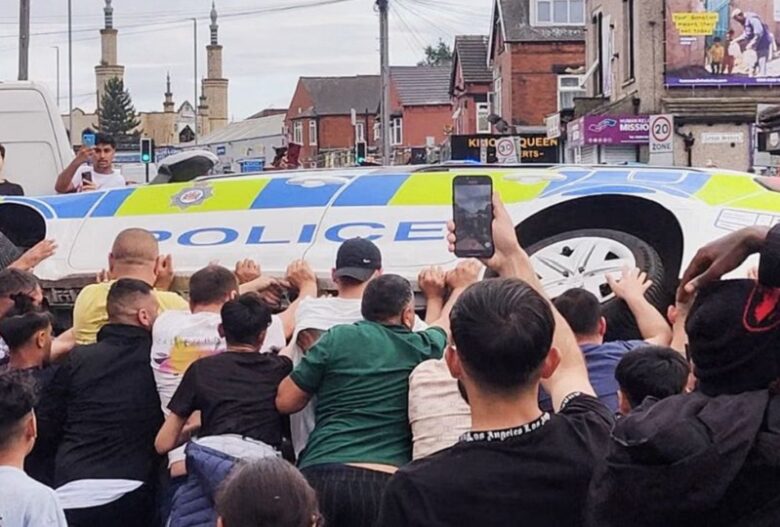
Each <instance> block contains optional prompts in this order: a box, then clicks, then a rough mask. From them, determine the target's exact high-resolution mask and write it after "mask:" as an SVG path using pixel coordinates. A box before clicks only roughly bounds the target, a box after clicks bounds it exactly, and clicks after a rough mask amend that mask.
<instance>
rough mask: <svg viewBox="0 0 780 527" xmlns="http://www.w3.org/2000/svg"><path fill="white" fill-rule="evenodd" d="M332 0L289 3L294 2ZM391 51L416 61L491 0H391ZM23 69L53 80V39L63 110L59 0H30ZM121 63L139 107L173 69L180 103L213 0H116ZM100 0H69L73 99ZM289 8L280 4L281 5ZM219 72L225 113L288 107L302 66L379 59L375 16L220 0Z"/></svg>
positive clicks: (359, 5)
mask: <svg viewBox="0 0 780 527" xmlns="http://www.w3.org/2000/svg"><path fill="white" fill-rule="evenodd" d="M328 1H330V2H332V3H331V4H330V5H320V6H309V7H302V8H299V9H289V8H291V7H294V6H299V5H301V4H304V5H306V4H314V3H318V2H328ZM389 1H390V5H391V10H390V17H391V25H390V29H391V50H390V52H391V56H390V60H391V63H392V64H394V65H401V64H414V63H416V62H417V61H418V60H420V59H421V58H422V55H423V51H422V49H423V47H424V46H425V45H426V44H428V43H435V42H436V41H437V40H438V39H439V38H443V39H444V40H445V41H447V42H449V43H450V44H451V43H452V40H453V38H454V35H456V34H478V33H483V34H487V32H488V30H489V21H490V9H491V6H492V0H389ZM31 3H32V30H31V31H32V34H33V35H32V38H31V47H30V79H31V80H36V81H40V82H43V83H45V84H47V85H48V86H49V87H50V88H51V90H52V94H54V93H55V89H56V85H57V81H56V79H57V75H56V51H55V50H54V49H53V48H52V46H60V53H61V58H60V64H61V70H60V79H61V81H60V82H61V94H62V101H61V106H60V107H61V108H62V109H63V111H64V112H67V105H68V102H67V93H68V81H67V79H68V75H67V64H68V62H67V1H66V0H31ZM2 4H3V6H4V7H8V6H12V7H13V8H12V9H3V10H2V11H0V81H2V80H7V81H9V80H14V79H16V78H17V74H18V70H17V65H18V47H17V46H18V44H17V38H18V7H17V5H18V0H2ZM113 5H114V26H115V27H116V28H117V29H118V30H119V63H120V64H123V65H124V66H125V67H126V70H125V84H126V86H127V87H128V89H129V90H130V93H131V95H132V97H133V101H134V103H135V106H136V109H137V110H139V111H149V110H162V101H163V93H164V91H165V74H166V72H167V71H169V70H170V72H171V77H172V83H173V93H174V100H175V101H176V104H177V106H178V105H179V104H180V103H181V102H182V101H183V100H185V99H188V100H192V97H193V29H192V22H191V21H190V22H186V21H185V19H187V18H190V17H198V18H199V22H198V38H199V47H198V52H199V63H200V64H199V75H200V76H203V75H204V74H205V68H206V62H205V60H206V59H205V45H206V44H207V41H208V38H209V37H208V25H209V21H208V15H209V11H210V8H211V0H114V1H113ZM103 6H104V2H103V0H73V29H74V43H73V60H74V68H73V69H74V73H73V93H74V106H78V107H81V108H83V109H85V110H88V111H91V110H93V109H94V107H95V96H94V92H95V75H94V67H95V65H96V64H97V63H98V61H99V59H100V39H99V33H98V29H100V28H101V27H103ZM283 8H288V9H286V10H285V9H283ZM217 9H218V11H219V12H220V15H221V18H220V21H219V25H220V28H219V30H220V43H221V44H222V45H223V46H224V50H223V53H224V73H225V76H226V77H227V78H229V79H230V116H231V118H233V119H237V120H238V119H243V118H245V117H247V116H249V115H251V114H252V113H254V112H257V111H259V110H261V109H263V108H267V107H282V108H286V107H287V105H288V104H289V101H290V98H291V97H292V93H293V90H294V88H295V83H296V81H297V79H298V77H299V76H303V75H307V76H313V75H353V74H359V73H360V74H372V73H378V71H379V40H378V35H379V25H378V16H377V14H376V13H375V12H374V0H342V1H339V0H254V1H252V0H217Z"/></svg>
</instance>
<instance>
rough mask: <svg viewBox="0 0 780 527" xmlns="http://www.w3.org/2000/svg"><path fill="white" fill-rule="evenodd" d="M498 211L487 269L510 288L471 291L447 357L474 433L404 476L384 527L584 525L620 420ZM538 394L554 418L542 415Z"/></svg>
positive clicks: (495, 285)
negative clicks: (594, 482) (545, 395)
mask: <svg viewBox="0 0 780 527" xmlns="http://www.w3.org/2000/svg"><path fill="white" fill-rule="evenodd" d="M493 210H494V213H495V219H494V222H493V241H494V245H495V255H494V256H493V257H492V258H491V259H490V260H487V261H486V262H485V263H486V265H487V266H488V267H489V268H490V269H492V270H493V271H495V272H496V273H497V274H498V275H499V276H500V277H502V278H499V279H494V280H486V281H483V282H479V283H477V284H475V285H473V286H471V287H470V288H469V289H467V290H466V292H465V293H463V295H462V296H461V297H460V299H459V300H458V301H457V303H456V305H455V308H454V309H453V310H452V314H451V316H450V322H451V325H452V345H451V346H450V347H449V348H448V349H447V354H446V357H447V363H448V365H449V368H450V372H451V373H452V375H453V377H455V378H456V379H458V381H459V383H460V385H461V388H462V391H463V393H464V396H465V397H466V398H467V400H468V401H469V404H470V406H471V418H472V430H471V432H469V433H467V434H466V435H464V436H463V437H462V439H461V441H460V442H459V443H458V444H456V445H455V446H453V447H451V448H448V449H446V450H442V451H441V452H438V453H436V454H434V455H432V456H429V457H427V458H425V459H422V460H418V461H415V462H413V463H412V464H410V465H407V466H405V467H403V468H401V469H400V470H399V471H398V472H396V474H395V476H393V478H392V480H391V481H390V483H389V484H388V486H387V489H386V491H385V494H384V497H383V500H382V508H381V513H380V517H379V521H378V522H377V526H379V527H390V526H396V525H404V526H406V527H422V526H431V525H480V526H488V527H489V526H505V525H517V524H518V522H522V523H523V524H524V525H534V526H539V527H546V526H549V527H552V526H556V527H557V526H560V525H566V526H577V525H582V510H583V508H584V505H585V498H586V495H587V489H588V484H589V482H590V478H591V474H592V471H593V468H594V466H595V464H596V461H597V459H598V458H599V456H600V452H601V449H602V447H603V445H604V444H605V443H606V441H607V439H608V437H609V430H610V428H611V425H612V423H613V418H612V415H611V413H610V411H609V410H608V409H607V408H606V407H605V406H604V405H603V404H601V403H600V402H599V401H598V400H597V399H596V398H595V397H594V396H593V394H594V392H593V388H592V387H591V386H590V382H589V381H588V375H587V370H586V369H585V362H584V359H583V357H582V353H581V352H580V350H579V348H578V346H577V343H576V341H575V339H574V335H573V333H572V331H571V329H570V328H569V326H568V324H567V323H566V321H565V320H564V319H563V317H561V316H560V314H558V313H557V311H556V310H555V309H554V307H553V306H552V305H551V304H550V302H549V301H548V300H547V299H545V297H544V296H543V295H544V293H543V288H542V285H541V283H540V281H539V279H538V277H537V275H536V273H535V272H534V270H533V268H532V266H531V261H530V258H529V257H528V255H527V254H526V253H525V252H524V251H523V249H522V248H521V247H520V245H519V243H518V241H517V235H516V233H515V229H514V224H513V223H512V220H511V218H510V216H509V214H508V212H507V211H506V209H505V208H504V206H503V204H502V203H501V201H500V199H499V198H498V196H497V195H496V196H494V199H493ZM449 228H450V235H449V237H448V241H449V242H450V250H451V251H454V249H455V242H456V238H455V234H454V232H455V226H454V225H452V224H450V226H449ZM540 383H544V384H545V387H546V389H547V391H548V392H549V393H550V394H551V395H552V398H553V402H554V404H555V407H556V408H557V409H558V410H559V411H558V413H557V414H555V415H551V414H549V413H546V412H543V411H542V410H540V408H539V404H538V399H537V397H538V395H537V394H538V391H539V384H540Z"/></svg>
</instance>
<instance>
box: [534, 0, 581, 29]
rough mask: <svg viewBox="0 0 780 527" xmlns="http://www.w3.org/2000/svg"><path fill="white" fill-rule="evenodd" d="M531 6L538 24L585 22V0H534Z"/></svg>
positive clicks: (557, 24) (577, 23) (535, 22)
mask: <svg viewBox="0 0 780 527" xmlns="http://www.w3.org/2000/svg"><path fill="white" fill-rule="evenodd" d="M532 6H533V8H534V15H535V16H534V18H533V20H534V24H535V25H538V26H545V25H556V26H560V25H582V24H584V23H585V0H534V2H533V3H532Z"/></svg>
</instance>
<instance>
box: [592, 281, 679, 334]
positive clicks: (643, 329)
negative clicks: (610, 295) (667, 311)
mask: <svg viewBox="0 0 780 527" xmlns="http://www.w3.org/2000/svg"><path fill="white" fill-rule="evenodd" d="M607 282H609V286H610V287H611V288H612V291H613V292H614V293H615V296H617V297H618V298H620V299H622V300H623V301H624V302H625V303H626V304H627V305H628V309H629V310H631V313H632V314H633V315H634V318H635V319H636V323H637V325H638V326H639V332H640V333H641V334H642V339H644V340H645V342H647V343H649V344H655V345H656V346H668V345H669V343H670V342H671V341H672V329H671V328H670V327H669V324H667V323H666V320H665V319H664V317H663V315H661V313H659V312H658V310H657V309H656V308H654V307H653V305H652V304H651V303H650V302H648V301H647V298H645V293H646V292H647V290H648V289H650V287H651V286H652V285H653V281H652V280H648V279H647V274H646V273H643V272H640V271H639V269H636V268H634V269H628V268H626V269H623V276H622V278H621V279H620V281H617V280H615V279H614V278H613V277H611V276H607Z"/></svg>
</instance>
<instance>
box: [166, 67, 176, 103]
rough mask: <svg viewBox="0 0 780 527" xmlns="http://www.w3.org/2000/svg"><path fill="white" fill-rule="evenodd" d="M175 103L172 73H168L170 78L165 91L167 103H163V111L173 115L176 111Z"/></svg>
mask: <svg viewBox="0 0 780 527" xmlns="http://www.w3.org/2000/svg"><path fill="white" fill-rule="evenodd" d="M174 106H175V105H174V103H173V92H172V91H171V72H170V71H169V72H168V77H167V80H166V89H165V102H164V103H163V109H164V110H165V112H166V113H173V111H174Z"/></svg>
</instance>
